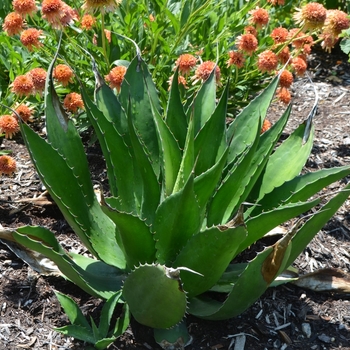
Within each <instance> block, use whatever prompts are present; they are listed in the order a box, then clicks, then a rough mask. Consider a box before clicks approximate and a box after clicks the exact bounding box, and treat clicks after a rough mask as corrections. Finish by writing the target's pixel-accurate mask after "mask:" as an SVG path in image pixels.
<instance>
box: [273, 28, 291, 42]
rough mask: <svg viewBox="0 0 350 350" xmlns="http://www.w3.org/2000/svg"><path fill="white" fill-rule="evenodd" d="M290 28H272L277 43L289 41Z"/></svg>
mask: <svg viewBox="0 0 350 350" xmlns="http://www.w3.org/2000/svg"><path fill="white" fill-rule="evenodd" d="M288 34H289V32H288V29H286V28H283V27H278V28H275V29H273V30H272V32H271V34H270V36H271V38H272V39H273V41H274V43H275V44H282V43H284V42H286V41H287V38H288Z"/></svg>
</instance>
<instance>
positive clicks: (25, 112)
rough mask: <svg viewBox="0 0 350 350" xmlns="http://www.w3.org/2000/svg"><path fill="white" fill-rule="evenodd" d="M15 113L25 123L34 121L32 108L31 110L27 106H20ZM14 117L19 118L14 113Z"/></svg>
mask: <svg viewBox="0 0 350 350" xmlns="http://www.w3.org/2000/svg"><path fill="white" fill-rule="evenodd" d="M15 112H16V113H17V114H18V115H19V116H20V117H21V119H22V120H23V121H24V122H32V121H33V110H32V108H29V107H28V106H27V105H25V104H21V105H19V106H18V107H17V108H16V109H15ZM12 116H13V117H14V118H17V115H16V114H15V113H13V115H12ZM16 120H17V119H16Z"/></svg>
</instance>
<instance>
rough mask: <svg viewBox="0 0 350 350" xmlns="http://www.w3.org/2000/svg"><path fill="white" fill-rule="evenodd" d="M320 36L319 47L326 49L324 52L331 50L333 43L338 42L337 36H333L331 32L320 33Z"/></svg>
mask: <svg viewBox="0 0 350 350" xmlns="http://www.w3.org/2000/svg"><path fill="white" fill-rule="evenodd" d="M320 38H322V39H323V41H322V43H321V47H322V48H323V49H324V50H325V51H326V52H331V51H332V49H333V47H334V45H335V44H336V43H337V42H338V40H339V38H338V37H334V36H333V35H332V34H329V33H322V34H320Z"/></svg>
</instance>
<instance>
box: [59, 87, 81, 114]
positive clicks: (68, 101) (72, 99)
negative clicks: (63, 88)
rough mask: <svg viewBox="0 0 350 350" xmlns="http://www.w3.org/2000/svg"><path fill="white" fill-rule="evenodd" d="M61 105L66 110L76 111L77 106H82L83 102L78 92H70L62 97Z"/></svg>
mask: <svg viewBox="0 0 350 350" xmlns="http://www.w3.org/2000/svg"><path fill="white" fill-rule="evenodd" d="M63 106H64V108H65V109H66V110H67V111H69V112H72V113H76V112H77V110H78V109H79V108H84V102H83V99H82V98H81V95H80V94H78V93H76V92H71V93H70V94H68V95H66V97H65V98H64V100H63Z"/></svg>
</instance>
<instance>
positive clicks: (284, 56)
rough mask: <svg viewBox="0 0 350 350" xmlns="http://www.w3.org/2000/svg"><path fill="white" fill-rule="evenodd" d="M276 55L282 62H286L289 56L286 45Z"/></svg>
mask: <svg viewBox="0 0 350 350" xmlns="http://www.w3.org/2000/svg"><path fill="white" fill-rule="evenodd" d="M277 57H278V60H279V61H280V62H281V63H282V64H286V63H287V62H288V60H289V58H290V50H289V47H288V46H286V47H285V48H283V50H282V51H281V52H279V53H278V54H277Z"/></svg>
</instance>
